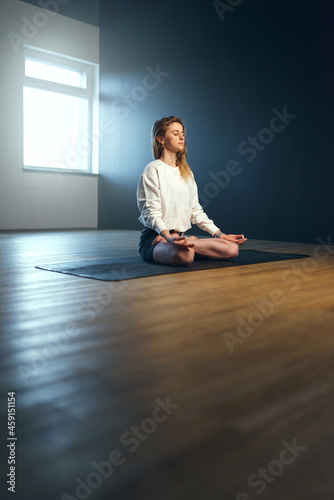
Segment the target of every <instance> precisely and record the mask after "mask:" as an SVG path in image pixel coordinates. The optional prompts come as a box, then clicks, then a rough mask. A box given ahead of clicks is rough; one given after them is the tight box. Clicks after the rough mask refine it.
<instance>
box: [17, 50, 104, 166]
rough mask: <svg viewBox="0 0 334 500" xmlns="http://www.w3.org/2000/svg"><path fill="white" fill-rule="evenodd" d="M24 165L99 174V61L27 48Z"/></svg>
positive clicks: (24, 101)
mask: <svg viewBox="0 0 334 500" xmlns="http://www.w3.org/2000/svg"><path fill="white" fill-rule="evenodd" d="M23 130H24V134H23V135H24V139H23V156H24V168H34V169H35V168H40V169H49V170H50V169H51V170H55V169H56V170H67V171H72V172H73V171H75V172H86V173H97V163H98V133H97V131H98V65H97V64H94V63H90V62H87V61H82V60H79V59H74V58H71V57H67V56H63V55H61V54H56V53H52V52H48V51H42V50H40V49H35V48H32V47H28V46H25V49H24V87H23Z"/></svg>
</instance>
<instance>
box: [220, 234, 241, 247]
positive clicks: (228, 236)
mask: <svg viewBox="0 0 334 500" xmlns="http://www.w3.org/2000/svg"><path fill="white" fill-rule="evenodd" d="M220 239H223V240H228V241H232V242H233V243H236V244H237V245H243V244H244V243H245V241H247V238H245V236H244V235H243V234H223V235H222V236H221V237H220Z"/></svg>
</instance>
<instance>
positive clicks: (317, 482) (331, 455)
mask: <svg viewBox="0 0 334 500" xmlns="http://www.w3.org/2000/svg"><path fill="white" fill-rule="evenodd" d="M139 234H140V233H139V231H126V230H123V231H118V230H117V231H109V230H77V231H36V232H28V231H27V232H7V233H0V278H1V290H0V314H1V353H0V359H1V366H2V368H1V374H0V381H1V394H2V401H1V406H2V417H3V418H2V420H1V423H2V424H3V425H2V433H1V436H2V437H4V438H5V433H4V432H5V417H6V415H5V405H6V393H7V391H11V390H15V391H16V397H17V425H18V427H17V436H18V443H19V445H18V447H17V468H18V474H17V494H16V498H17V499H18V500H21V499H22V500H26V499H27V498H28V499H30V498H36V499H38V500H39V499H42V498H48V499H49V500H59V499H60V500H69V499H70V500H73V498H75V499H79V498H84V497H85V498H91V499H92V500H93V499H97V500H110V499H112V498H117V499H118V500H157V499H160V498H162V499H164V500H185V499H188V498H191V499H194V500H203V499H208V500H216V499H217V500H218V499H219V500H221V499H223V500H225V499H226V500H230V499H233V500H253V499H254V498H258V496H259V495H261V498H262V499H263V500H266V499H268V500H269V499H270V500H283V499H284V500H299V499H300V500H318V499H319V500H333V499H334V478H333V473H332V469H333V463H334V447H333V424H334V411H333V410H334V408H333V403H332V399H333V398H332V394H333V389H334V363H333V361H334V337H333V326H334V300H333V299H334V289H333V272H334V250H333V246H332V245H331V244H329V245H327V246H326V245H322V246H321V244H320V242H319V241H318V242H316V243H315V244H314V245H311V244H301V243H293V242H274V241H260V240H249V241H247V243H246V245H245V248H249V249H255V250H264V251H273V252H283V253H285V252H286V253H299V254H306V255H309V256H310V258H308V259H300V260H296V261H279V262H273V263H264V264H256V265H249V266H242V267H230V268H222V269H210V270H205V271H197V272H190V273H179V274H169V275H163V276H153V277H147V278H141V279H134V280H126V281H120V282H102V281H97V280H91V279H85V278H79V277H75V276H69V275H64V274H59V273H51V272H47V271H42V270H39V269H35V265H37V264H40V263H50V262H57V261H59V262H66V261H74V260H84V259H94V258H97V257H99V258H108V257H117V256H126V255H130V253H131V252H133V250H134V249H137V245H138V240H139ZM323 240H324V241H325V242H327V243H328V242H329V243H330V239H329V240H328V241H327V237H326V238H323ZM169 402H170V405H171V406H170V408H169V407H168V404H169ZM166 404H167V407H166ZM3 430H4V431H3ZM3 441H4V440H2V442H3ZM115 450H118V452H119V453H118V455H117V454H116V455H117V456H118V458H119V465H114V466H113V467H112V466H111V464H110V460H111V459H112V458H110V457H111V456H112V455H111V454H112V453H113V452H114V451H115ZM284 450H285V451H284ZM2 451H3V450H2ZM116 455H114V459H115V456H116ZM280 457H281V458H280ZM285 458H286V460H285ZM121 459H122V460H121ZM120 462H122V464H120ZM123 462H124V463H123ZM101 463H103V464H104V465H103V466H101ZM94 464H95V465H94ZM99 464H100V465H99ZM101 467H102V469H101ZM103 467H104V469H103ZM7 468H8V465H7V463H6V461H2V466H1V471H2V477H4V476H5V474H6V473H7ZM263 470H265V471H266V472H265V473H264V472H263ZM261 471H262V472H261ZM261 474H262V475H261ZM263 474H266V475H265V476H263ZM79 484H80V487H79ZM1 488H4V490H3V491H4V494H5V495H6V493H8V492H7V491H6V485H4V484H1ZM261 489H263V491H261V493H260V490H261ZM65 493H66V494H67V496H66V495H65ZM80 495H81V496H80ZM1 498H7V496H4V497H3V496H2V495H1ZM8 498H9V497H8Z"/></svg>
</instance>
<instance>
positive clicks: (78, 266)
mask: <svg viewBox="0 0 334 500" xmlns="http://www.w3.org/2000/svg"><path fill="white" fill-rule="evenodd" d="M307 257H310V256H309V255H299V254H292V253H273V252H263V251H259V250H243V249H240V252H239V255H238V257H235V258H234V259H232V260H195V261H194V262H193V264H192V265H191V266H188V267H187V266H167V265H163V264H155V263H149V262H145V261H143V260H142V258H141V257H140V256H139V255H134V256H130V257H112V258H109V259H105V258H104V259H92V260H79V261H74V262H59V263H52V264H42V265H38V266H35V267H36V268H37V269H42V270H45V271H54V272H57V273H64V274H72V275H74V276H80V277H83V278H92V279H96V280H102V281H122V280H128V279H133V278H143V277H147V276H158V275H161V274H171V273H189V272H193V271H201V270H205V269H221V268H224V267H235V266H247V265H250V264H262V263H265V262H277V261H282V260H293V259H304V258H307Z"/></svg>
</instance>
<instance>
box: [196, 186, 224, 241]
mask: <svg viewBox="0 0 334 500" xmlns="http://www.w3.org/2000/svg"><path fill="white" fill-rule="evenodd" d="M192 185H193V187H192V210H191V223H192V224H197V226H198V227H199V228H201V229H202V230H203V231H207V232H208V233H210V234H211V235H212V236H214V234H215V233H216V232H217V231H219V230H220V229H219V227H217V226H216V225H215V224H214V222H213V220H211V219H209V217H208V216H207V215H206V213H205V212H204V210H203V207H202V206H201V205H200V203H199V201H198V189H197V185H196V182H195V179H194V182H193V183H192Z"/></svg>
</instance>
